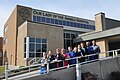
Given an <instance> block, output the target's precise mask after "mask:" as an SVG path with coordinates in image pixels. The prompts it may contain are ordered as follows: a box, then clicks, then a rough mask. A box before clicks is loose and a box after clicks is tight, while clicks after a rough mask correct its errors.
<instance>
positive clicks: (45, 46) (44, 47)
mask: <svg viewBox="0 0 120 80" xmlns="http://www.w3.org/2000/svg"><path fill="white" fill-rule="evenodd" d="M42 52H47V45H46V44H42Z"/></svg>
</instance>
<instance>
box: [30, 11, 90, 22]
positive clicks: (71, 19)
mask: <svg viewBox="0 0 120 80" xmlns="http://www.w3.org/2000/svg"><path fill="white" fill-rule="evenodd" d="M32 12H33V15H36V16H37V15H38V16H44V17H50V18H56V19H63V20H69V21H74V22H82V23H87V24H88V21H85V20H81V19H79V18H73V17H70V16H65V15H61V14H55V13H51V12H46V11H41V10H33V11H32Z"/></svg>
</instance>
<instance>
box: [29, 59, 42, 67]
mask: <svg viewBox="0 0 120 80" xmlns="http://www.w3.org/2000/svg"><path fill="white" fill-rule="evenodd" d="M40 60H41V59H40V58H36V57H35V58H32V59H31V60H30V61H29V62H28V65H29V66H30V65H33V64H36V63H38V62H39V61H40Z"/></svg>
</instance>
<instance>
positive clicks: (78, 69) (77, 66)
mask: <svg viewBox="0 0 120 80" xmlns="http://www.w3.org/2000/svg"><path fill="white" fill-rule="evenodd" d="M81 77H82V76H81V64H76V78H77V79H76V80H82V78H81Z"/></svg>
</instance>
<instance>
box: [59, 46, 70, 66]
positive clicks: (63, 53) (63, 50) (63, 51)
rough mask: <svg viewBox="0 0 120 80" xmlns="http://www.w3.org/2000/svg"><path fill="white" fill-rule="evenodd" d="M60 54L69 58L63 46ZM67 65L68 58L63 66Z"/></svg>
mask: <svg viewBox="0 0 120 80" xmlns="http://www.w3.org/2000/svg"><path fill="white" fill-rule="evenodd" d="M61 54H62V55H63V56H64V57H65V59H68V58H70V57H69V55H68V54H67V53H66V52H65V49H64V48H62V49H61ZM67 65H68V60H65V61H64V66H67Z"/></svg>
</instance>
